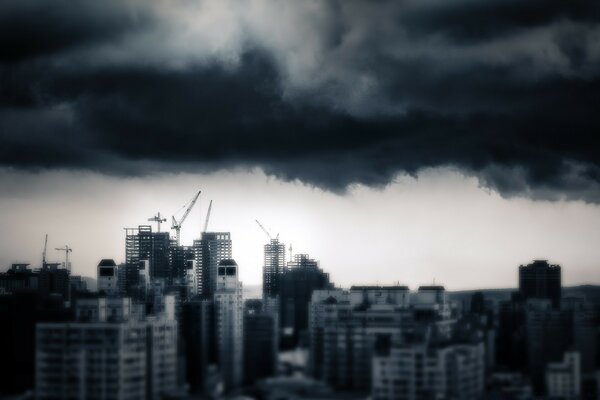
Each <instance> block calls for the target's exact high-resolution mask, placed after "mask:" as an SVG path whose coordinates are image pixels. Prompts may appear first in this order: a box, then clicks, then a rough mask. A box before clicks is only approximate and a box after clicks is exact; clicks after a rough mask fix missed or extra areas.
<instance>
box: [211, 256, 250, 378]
mask: <svg viewBox="0 0 600 400" xmlns="http://www.w3.org/2000/svg"><path fill="white" fill-rule="evenodd" d="M216 286H217V287H216V291H215V295H214V303H215V325H214V326H215V328H216V332H215V333H216V335H215V336H216V341H217V347H218V364H219V368H220V371H221V375H222V377H223V382H224V384H225V388H226V389H232V388H235V387H238V386H239V385H241V383H242V378H243V372H244V371H243V353H244V349H243V345H244V342H243V340H244V330H243V329H244V326H243V325H244V319H243V300H242V284H241V282H240V281H239V278H238V266H237V264H236V262H235V261H234V260H232V259H226V260H222V261H221V262H219V266H218V270H217V279H216Z"/></svg>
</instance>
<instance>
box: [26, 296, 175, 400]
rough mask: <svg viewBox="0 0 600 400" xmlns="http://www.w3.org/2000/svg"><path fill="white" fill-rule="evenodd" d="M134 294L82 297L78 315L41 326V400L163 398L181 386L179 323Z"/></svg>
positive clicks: (37, 389)
mask: <svg viewBox="0 0 600 400" xmlns="http://www.w3.org/2000/svg"><path fill="white" fill-rule="evenodd" d="M140 310H141V308H140V307H138V306H136V305H134V304H133V303H132V302H131V300H130V299H125V298H91V299H80V300H79V301H78V303H77V307H76V316H77V320H76V321H72V322H63V323H40V324H38V325H37V327H36V353H35V360H36V362H35V381H36V385H35V396H36V398H37V399H56V398H61V399H82V398H85V399H106V400H108V399H149V400H155V399H156V400H158V399H161V398H163V397H164V396H165V395H167V394H170V393H172V392H173V391H174V390H175V389H176V386H175V384H176V369H177V368H176V367H177V365H176V351H177V323H176V321H175V320H173V319H170V318H167V317H166V316H165V315H159V316H153V317H144V315H143V314H142V313H140V312H139V311H140Z"/></svg>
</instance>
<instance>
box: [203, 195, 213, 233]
mask: <svg viewBox="0 0 600 400" xmlns="http://www.w3.org/2000/svg"><path fill="white" fill-rule="evenodd" d="M211 209H212V200H211V201H210V203H209V204H208V211H206V219H205V220H204V229H202V233H204V232H206V229H208V220H209V219H210V210H211Z"/></svg>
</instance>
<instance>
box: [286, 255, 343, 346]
mask: <svg viewBox="0 0 600 400" xmlns="http://www.w3.org/2000/svg"><path fill="white" fill-rule="evenodd" d="M280 284H281V286H280V293H279V316H280V321H279V322H280V325H281V331H280V333H281V336H282V341H283V344H284V345H290V346H295V345H296V344H297V343H298V342H299V340H300V337H301V336H302V335H305V334H306V333H307V329H308V308H309V307H308V305H309V303H310V299H311V296H312V294H313V291H315V290H323V289H331V288H332V285H331V283H330V282H329V274H327V273H325V272H323V270H321V269H320V268H319V264H318V263H317V261H315V260H313V259H311V258H310V257H309V256H308V255H307V254H296V255H294V261H290V262H289V263H288V266H287V268H286V270H285V272H284V273H283V275H281V280H280Z"/></svg>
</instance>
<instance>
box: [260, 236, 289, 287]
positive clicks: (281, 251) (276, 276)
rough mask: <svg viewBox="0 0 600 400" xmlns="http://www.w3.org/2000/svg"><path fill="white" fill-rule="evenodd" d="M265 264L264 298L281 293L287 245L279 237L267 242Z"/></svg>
mask: <svg viewBox="0 0 600 400" xmlns="http://www.w3.org/2000/svg"><path fill="white" fill-rule="evenodd" d="M264 251H265V252H264V257H265V259H264V265H263V298H275V297H277V296H278V295H279V291H280V280H281V275H282V274H283V272H284V270H285V245H284V244H283V243H280V242H279V239H277V238H276V239H271V241H270V242H269V243H267V244H265V250H264Z"/></svg>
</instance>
